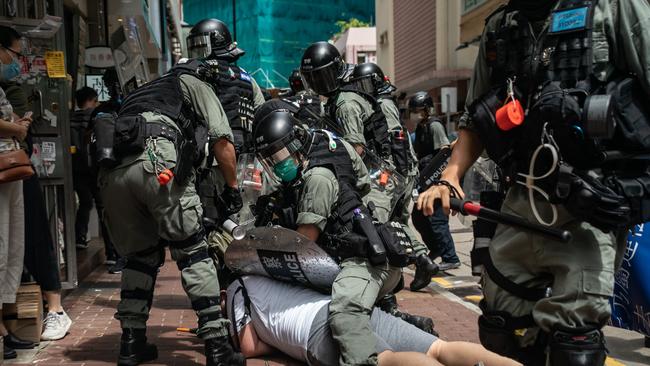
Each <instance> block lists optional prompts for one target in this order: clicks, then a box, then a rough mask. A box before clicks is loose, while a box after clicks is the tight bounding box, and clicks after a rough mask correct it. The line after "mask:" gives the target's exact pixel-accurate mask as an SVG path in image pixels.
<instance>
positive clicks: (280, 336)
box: [226, 276, 330, 361]
mask: <svg viewBox="0 0 650 366" xmlns="http://www.w3.org/2000/svg"><path fill="white" fill-rule="evenodd" d="M242 281H243V282H244V286H245V287H246V290H247V292H248V297H249V298H250V302H251V306H250V312H251V316H250V317H251V318H252V319H248V318H247V319H244V317H245V305H244V297H243V295H242V293H241V291H237V290H238V289H239V288H240V287H241V285H240V283H239V281H234V282H233V283H232V284H231V285H230V286H228V290H227V296H228V297H227V299H228V301H227V303H226V307H227V309H228V319H230V320H231V321H232V320H233V318H232V315H231V314H232V312H233V309H234V315H235V318H234V319H235V322H236V324H237V332H238V334H239V332H241V329H242V328H243V327H244V326H245V325H246V324H248V323H250V322H252V323H253V327H254V328H255V332H256V333H257V335H258V337H259V338H260V339H261V340H262V341H264V342H265V343H267V344H269V345H271V346H273V347H275V348H277V349H279V350H280V351H282V352H284V353H286V354H287V355H289V356H291V357H293V358H295V359H297V360H303V361H304V360H306V359H307V343H308V341H309V334H310V330H311V326H312V323H313V321H314V318H315V317H316V314H318V311H319V310H321V309H322V308H323V307H324V306H329V303H330V297H329V296H327V295H323V294H320V293H318V292H316V291H313V290H310V289H307V288H303V287H299V286H294V285H291V284H288V283H283V282H278V281H275V280H272V279H269V278H266V277H262V276H245V277H243V278H242ZM235 293H236V294H235ZM233 299H234V303H233ZM233 325H234V324H231V327H232V326H233ZM231 332H232V329H231ZM233 334H234V332H233Z"/></svg>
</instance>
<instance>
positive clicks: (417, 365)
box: [377, 351, 444, 366]
mask: <svg viewBox="0 0 650 366" xmlns="http://www.w3.org/2000/svg"><path fill="white" fill-rule="evenodd" d="M377 364H378V365H379V366H402V365H409V366H444V365H443V364H441V363H440V362H438V361H436V360H434V359H432V358H430V357H427V355H425V354H424V353H418V352H392V351H384V352H382V353H380V354H379V355H377Z"/></svg>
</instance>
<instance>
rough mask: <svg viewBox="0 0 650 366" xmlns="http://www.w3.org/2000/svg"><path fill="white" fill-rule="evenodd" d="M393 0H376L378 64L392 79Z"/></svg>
mask: <svg viewBox="0 0 650 366" xmlns="http://www.w3.org/2000/svg"><path fill="white" fill-rule="evenodd" d="M393 6H394V1H393V0H376V1H375V15H376V17H377V21H376V28H377V65H379V67H381V69H382V71H383V72H384V74H385V75H388V77H390V78H391V79H393V78H394V77H395V32H394V31H393V29H394V28H393Z"/></svg>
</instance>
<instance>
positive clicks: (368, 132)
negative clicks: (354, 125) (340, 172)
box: [326, 86, 391, 159]
mask: <svg viewBox="0 0 650 366" xmlns="http://www.w3.org/2000/svg"><path fill="white" fill-rule="evenodd" d="M346 91H347V92H352V93H356V94H358V95H360V96H362V97H363V98H364V99H365V100H366V101H368V103H370V105H372V110H373V113H372V114H371V115H370V116H369V117H368V118H366V120H365V121H363V137H364V138H365V139H366V141H367V143H368V146H367V147H368V148H369V149H370V150H372V151H374V152H375V153H376V154H377V155H379V156H380V157H381V158H383V159H387V158H389V157H390V156H391V146H390V134H389V133H388V122H386V116H385V115H384V113H383V112H382V110H381V106H380V105H379V103H377V100H376V99H375V98H374V97H373V96H372V95H370V94H367V93H364V92H362V91H359V90H357V89H356V88H353V87H351V86H345V87H343V88H340V89H339V92H338V93H337V94H336V95H334V96H332V97H331V98H330V99H329V100H328V102H327V105H326V108H327V112H328V114H329V116H330V118H331V120H332V121H336V120H337V119H336V108H337V107H336V100H337V99H338V97H339V95H340V94H339V93H340V92H346ZM343 123H345V121H343Z"/></svg>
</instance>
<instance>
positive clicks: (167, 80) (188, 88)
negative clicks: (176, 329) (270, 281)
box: [96, 60, 243, 365]
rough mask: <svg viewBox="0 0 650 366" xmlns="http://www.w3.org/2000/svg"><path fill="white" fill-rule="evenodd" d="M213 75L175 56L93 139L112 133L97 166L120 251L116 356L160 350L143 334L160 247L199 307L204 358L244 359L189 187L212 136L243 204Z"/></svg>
mask: <svg viewBox="0 0 650 366" xmlns="http://www.w3.org/2000/svg"><path fill="white" fill-rule="evenodd" d="M210 74H211V69H210V67H209V66H208V65H206V64H204V63H202V62H201V61H199V60H194V61H187V60H185V61H182V62H181V63H179V64H178V65H176V66H174V67H173V68H172V69H171V71H170V72H169V73H167V74H165V75H164V76H162V77H160V78H159V79H157V80H154V81H152V82H150V83H148V84H145V85H144V86H142V87H140V88H139V89H137V90H135V91H133V92H132V93H131V94H130V95H129V96H128V97H127V98H126V100H125V101H124V103H123V104H122V107H121V108H120V111H119V115H118V116H117V118H116V120H115V124H114V126H115V127H114V128H115V133H114V134H106V133H101V132H98V131H96V134H97V136H98V137H97V138H98V141H97V144H98V146H106V143H105V141H100V140H101V139H103V138H105V137H106V136H114V137H115V140H114V141H113V150H114V152H115V157H116V161H114V162H112V164H111V165H110V166H105V167H104V168H103V169H102V171H101V172H100V177H99V184H100V190H101V196H102V199H103V201H104V202H105V218H106V224H107V226H108V229H109V232H110V235H111V237H112V238H113V239H115V246H116V249H117V251H118V253H119V254H120V255H122V256H125V257H127V264H126V267H125V268H124V270H123V272H122V291H121V294H120V295H121V300H120V303H119V304H118V307H117V314H116V318H117V319H119V320H120V323H121V326H122V339H121V346H120V354H119V359H118V364H119V365H137V364H139V363H141V362H146V361H150V360H153V359H155V358H156V357H157V349H156V346H155V345H153V344H150V343H147V338H146V335H145V333H146V321H147V318H148V317H149V311H150V309H151V303H152V300H153V295H154V287H155V282H156V276H157V273H158V267H159V266H161V265H162V264H163V262H164V257H165V247H169V250H170V252H171V255H172V258H173V259H174V260H175V261H176V264H177V265H178V268H179V270H180V271H181V277H182V284H183V288H184V290H185V292H186V293H187V295H188V296H189V298H190V300H191V303H192V308H193V309H194V310H195V311H196V313H197V316H198V324H199V326H198V336H199V337H201V338H203V339H204V340H205V354H206V358H207V364H208V365H225V364H228V365H230V364H242V365H243V359H242V357H241V355H239V354H235V353H234V352H233V350H232V348H231V346H230V340H229V337H228V321H227V320H226V319H225V318H223V317H222V314H221V310H220V305H219V303H220V301H219V283H218V280H217V273H216V270H215V266H214V265H213V263H212V260H211V259H210V257H209V255H208V252H207V244H206V238H205V233H204V231H203V228H202V223H201V216H202V210H201V205H200V201H199V197H198V196H197V194H196V190H195V188H194V176H195V169H196V167H197V166H198V164H200V162H201V161H202V160H203V159H202V155H203V152H204V149H205V143H206V141H207V139H208V138H209V137H212V138H213V139H215V143H214V144H213V147H212V150H213V153H214V156H215V158H216V160H217V161H218V162H219V169H220V170H221V172H222V174H223V176H224V177H225V181H226V186H225V187H224V192H225V193H224V194H223V200H224V202H225V205H227V210H228V211H230V212H237V211H238V210H239V209H240V208H241V197H240V196H239V193H238V191H237V178H236V171H235V148H234V145H233V143H232V141H233V135H232V131H231V129H230V126H229V125H228V122H227V117H226V114H225V112H224V110H223V108H222V107H221V104H220V103H219V100H218V99H217V97H216V96H215V94H214V92H213V91H212V87H211V86H210V85H209V84H208V83H207V82H206V80H208V79H209V77H210ZM97 118H98V122H97V126H98V127H96V128H100V126H105V124H103V123H101V121H99V120H100V119H102V118H104V117H103V115H98V117H97ZM104 164H108V162H107V161H106V160H104Z"/></svg>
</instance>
